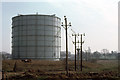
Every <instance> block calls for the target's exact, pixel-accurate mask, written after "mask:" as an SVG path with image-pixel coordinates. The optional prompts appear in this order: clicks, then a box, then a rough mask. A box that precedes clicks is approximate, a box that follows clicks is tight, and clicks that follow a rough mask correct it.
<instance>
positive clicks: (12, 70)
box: [2, 60, 119, 80]
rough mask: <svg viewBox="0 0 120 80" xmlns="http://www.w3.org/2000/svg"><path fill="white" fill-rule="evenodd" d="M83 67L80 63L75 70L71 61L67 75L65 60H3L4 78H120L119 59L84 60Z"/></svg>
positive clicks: (27, 79)
mask: <svg viewBox="0 0 120 80" xmlns="http://www.w3.org/2000/svg"><path fill="white" fill-rule="evenodd" d="M15 63H16V64H15ZM82 67H83V70H82V72H81V71H80V65H78V66H77V71H75V69H74V61H69V75H68V76H67V75H66V71H65V60H63V61H47V60H31V62H23V61H21V60H3V61H2V69H3V70H4V78H7V80H66V79H68V80H73V79H74V80H77V79H88V78H92V79H93V78H96V79H97V80H98V78H99V79H100V80H101V79H105V78H106V79H110V80H111V79H113V80H114V79H115V80H119V79H118V77H119V76H118V61H117V60H97V61H96V60H95V61H93V60H91V61H83V66H82Z"/></svg>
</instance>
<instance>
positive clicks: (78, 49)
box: [77, 47, 80, 70]
mask: <svg viewBox="0 0 120 80" xmlns="http://www.w3.org/2000/svg"><path fill="white" fill-rule="evenodd" d="M77 51H78V56H77V60H78V70H79V57H80V56H79V53H80V52H79V51H80V48H79V47H78V48H77Z"/></svg>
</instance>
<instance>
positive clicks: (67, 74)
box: [61, 16, 71, 76]
mask: <svg viewBox="0 0 120 80" xmlns="http://www.w3.org/2000/svg"><path fill="white" fill-rule="evenodd" d="M64 20H65V25H63V23H62V25H61V26H65V30H66V74H67V76H68V40H67V29H68V27H67V26H71V23H69V25H67V18H66V16H64Z"/></svg>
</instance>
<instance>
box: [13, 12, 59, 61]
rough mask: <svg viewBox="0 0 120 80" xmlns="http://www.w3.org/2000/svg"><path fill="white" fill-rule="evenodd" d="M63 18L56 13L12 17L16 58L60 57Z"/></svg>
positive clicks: (14, 55) (14, 56) (14, 54)
mask: <svg viewBox="0 0 120 80" xmlns="http://www.w3.org/2000/svg"><path fill="white" fill-rule="evenodd" d="M60 25H61V20H60V18H58V17H56V16H55V15H38V14H37V15H19V16H15V17H13V18H12V55H13V58H14V59H24V58H25V59H57V58H58V59H59V58H60V49H61V26H60Z"/></svg>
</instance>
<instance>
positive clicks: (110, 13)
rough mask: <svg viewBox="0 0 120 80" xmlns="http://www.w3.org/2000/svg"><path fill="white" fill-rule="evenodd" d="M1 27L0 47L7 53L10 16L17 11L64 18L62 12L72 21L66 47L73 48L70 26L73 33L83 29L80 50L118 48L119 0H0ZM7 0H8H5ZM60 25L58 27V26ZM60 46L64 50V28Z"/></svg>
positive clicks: (72, 50) (18, 12) (9, 38)
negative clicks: (83, 41) (0, 44)
mask: <svg viewBox="0 0 120 80" xmlns="http://www.w3.org/2000/svg"><path fill="white" fill-rule="evenodd" d="M2 1H3V2H2V4H1V3H0V5H1V6H2V8H1V9H2V11H1V13H2V27H1V29H0V30H1V33H0V35H2V37H0V42H2V46H1V47H0V51H6V52H9V53H11V31H12V30H11V27H12V25H11V23H12V20H11V18H12V17H13V16H16V15H17V14H23V15H25V14H36V12H38V13H39V14H50V15H52V14H56V16H58V17H60V18H61V20H62V21H64V17H63V16H64V15H66V16H67V18H68V21H69V22H71V23H72V26H71V27H70V28H69V37H68V38H69V51H71V52H72V53H73V52H74V45H73V44H72V41H73V40H74V38H73V37H71V34H72V31H71V29H73V30H74V31H75V32H76V33H85V34H86V36H85V37H84V40H85V43H84V44H83V50H86V49H87V48H88V47H90V48H91V50H92V51H96V50H97V51H101V50H102V49H108V50H109V51H112V50H118V1H119V0H64V1H62V0H45V1H41V0H39V1H38V0H30V1H31V2H24V1H22V0H17V1H20V2H15V0H6V1H5V0H2ZM8 1H10V2H8ZM35 1H38V2H35ZM61 28H62V27H61ZM61 37H62V38H61V50H62V51H64V50H65V45H64V44H65V30H64V29H63V28H62V31H61Z"/></svg>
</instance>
